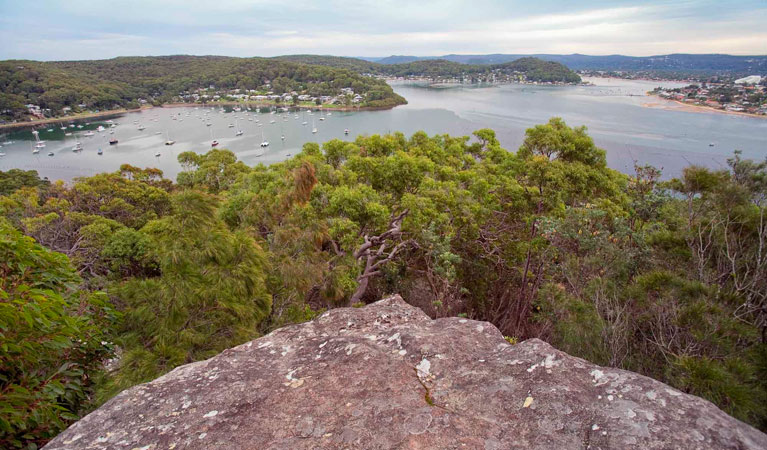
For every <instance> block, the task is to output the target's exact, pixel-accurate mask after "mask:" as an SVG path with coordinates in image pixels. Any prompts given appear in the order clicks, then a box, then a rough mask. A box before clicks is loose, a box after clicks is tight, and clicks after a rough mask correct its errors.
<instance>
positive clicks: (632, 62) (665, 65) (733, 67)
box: [360, 53, 767, 74]
mask: <svg viewBox="0 0 767 450" xmlns="http://www.w3.org/2000/svg"><path fill="white" fill-rule="evenodd" d="M528 56H532V57H535V58H539V59H542V60H544V61H553V62H558V63H560V64H564V65H566V66H567V67H569V68H570V69H572V70H585V69H591V70H665V71H712V72H735V73H753V74H765V73H767V55H753V56H736V55H724V54H687V53H674V54H669V55H656V56H625V55H604V56H591V55H582V54H578V53H573V54H570V55H555V54H546V53H539V54H532V55H522V54H503V53H492V54H485V55H481V54H477V55H457V54H450V55H443V56H406V55H392V56H387V57H385V58H364V57H363V58H360V59H364V60H366V61H372V62H377V63H379V64H400V63H406V62H413V61H422V60H431V59H444V60H447V61H452V62H457V63H462V64H501V63H505V62H509V61H514V60H516V59H519V58H523V57H528Z"/></svg>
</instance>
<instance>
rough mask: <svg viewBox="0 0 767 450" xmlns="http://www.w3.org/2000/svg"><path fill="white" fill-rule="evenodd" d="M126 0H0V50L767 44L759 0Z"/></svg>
mask: <svg viewBox="0 0 767 450" xmlns="http://www.w3.org/2000/svg"><path fill="white" fill-rule="evenodd" d="M43 3H45V2H43ZM130 5H131V6H130V7H122V6H116V7H113V8H104V7H103V3H102V2H95V1H92V0H70V1H67V2H55V3H50V4H44V5H37V6H35V5H32V3H17V2H12V1H9V0H0V39H1V42H2V43H1V44H0V58H10V57H15V58H18V57H22V58H33V59H48V60H49V59H82V58H104V57H113V56H119V55H160V54H176V53H187V54H225V55H232V56H274V55H280V54H291V53H321V54H337V55H345V56H360V55H364V56H386V55H390V54H416V55H439V54H445V53H575V52H577V53H590V54H611V53H622V54H630V55H651V54H662V53H673V52H690V53H707V52H722V53H733V54H764V53H767V39H765V31H763V29H764V24H765V23H767V4H764V2H763V0H742V1H741V2H734V1H729V0H723V1H718V2H717V1H713V0H686V1H669V0H650V1H638V0H633V1H632V0H623V1H616V0H613V1H608V0H589V1H584V2H577V3H575V2H567V1H557V0H537V1H536V2H529V1H521V0H512V1H501V0H497V1H496V0H470V1H468V0H467V1H464V0H440V1H437V0H421V1H418V2H412V1H410V2H403V1H399V0H379V1H374V0H357V1H344V0H326V1H324V2H316V1H312V0H293V1H289V2H286V1H284V0H219V1H217V2H212V3H211V2H202V1H197V0H193V1H190V0H184V1H182V0H166V1H164V2H153V1H150V0H134V1H132V2H131V3H130ZM29 30H35V32H34V33H30V32H29Z"/></svg>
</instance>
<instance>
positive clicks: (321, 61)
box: [277, 55, 581, 83]
mask: <svg viewBox="0 0 767 450" xmlns="http://www.w3.org/2000/svg"><path fill="white" fill-rule="evenodd" d="M277 59H280V60H286V61H297V62H306V63H309V64H318V65H324V66H331V67H340V68H347V69H351V70H355V71H357V72H360V73H373V74H377V75H383V76H393V77H430V78H456V77H465V78H467V79H469V80H470V79H471V78H472V77H474V78H477V77H487V76H488V75H492V74H496V75H513V74H518V75H520V79H519V81H530V82H532V81H537V82H560V83H579V82H580V81H581V78H580V77H579V76H578V74H576V73H575V72H573V71H572V70H570V69H568V68H567V67H566V66H564V65H562V64H560V63H556V62H551V61H544V60H541V59H538V58H530V57H528V58H517V59H515V60H514V61H509V62H504V63H501V64H492V65H481V64H465V63H462V62H455V61H448V60H446V59H424V60H417V61H412V62H402V63H396V64H379V63H374V62H368V61H365V60H362V59H356V58H340V57H337V56H317V55H291V56H280V57H278V58H277Z"/></svg>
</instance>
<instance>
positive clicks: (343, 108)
mask: <svg viewBox="0 0 767 450" xmlns="http://www.w3.org/2000/svg"><path fill="white" fill-rule="evenodd" d="M406 104H407V103H402V105H406ZM192 106H195V107H203V108H215V107H217V106H277V107H279V108H288V109H290V108H297V109H311V110H315V111H319V110H323V111H340V112H354V111H384V110H387V109H394V108H396V107H397V106H400V105H394V106H359V107H357V106H321V105H283V104H278V103H269V102H211V103H166V104H164V105H162V106H154V107H153V108H188V107H192Z"/></svg>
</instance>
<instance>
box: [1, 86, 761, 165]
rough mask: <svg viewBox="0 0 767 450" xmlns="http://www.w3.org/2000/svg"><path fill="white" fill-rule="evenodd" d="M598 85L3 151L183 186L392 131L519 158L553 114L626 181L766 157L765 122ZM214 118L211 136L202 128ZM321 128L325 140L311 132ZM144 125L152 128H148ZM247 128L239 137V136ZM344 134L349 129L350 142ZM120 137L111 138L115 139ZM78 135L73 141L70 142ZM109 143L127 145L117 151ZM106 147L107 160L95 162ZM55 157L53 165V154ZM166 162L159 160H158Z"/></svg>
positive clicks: (231, 119) (444, 92)
mask: <svg viewBox="0 0 767 450" xmlns="http://www.w3.org/2000/svg"><path fill="white" fill-rule="evenodd" d="M591 81H593V82H594V83H595V84H596V86H530V85H507V86H487V87H481V86H480V87H446V88H429V87H426V86H422V85H416V84H407V83H402V84H395V85H394V89H395V91H396V92H397V93H399V94H401V95H403V96H404V97H405V98H407V99H408V102H409V104H408V105H405V106H400V107H397V108H395V109H393V110H388V111H363V112H346V113H343V112H334V113H332V115H330V116H322V115H321V114H320V113H318V112H316V113H314V114H313V115H309V114H308V113H306V112H295V111H291V112H289V113H277V114H270V113H269V111H268V110H266V109H263V110H261V111H259V112H256V111H251V112H240V113H234V112H231V111H227V112H221V111H220V109H214V108H194V107H188V108H155V109H151V110H146V111H143V112H137V113H130V114H125V115H123V116H121V117H117V118H113V120H114V122H115V124H116V125H117V126H116V127H115V128H112V129H109V128H107V130H106V131H104V132H101V133H99V132H95V135H94V136H93V137H86V136H84V134H85V133H86V131H87V130H95V129H96V128H97V127H98V125H104V126H107V127H108V124H107V123H105V121H98V122H96V121H94V122H92V123H91V124H90V125H85V123H82V124H81V125H83V128H81V129H80V128H77V127H75V128H68V129H67V130H66V131H62V130H61V129H60V126H61V125H52V126H50V128H52V129H53V131H50V132H49V131H47V130H48V129H49V128H48V127H46V128H41V129H39V132H40V139H43V140H45V141H46V147H45V148H43V149H41V150H40V153H39V154H32V148H33V143H34V137H33V135H32V133H31V131H30V130H24V131H19V132H14V133H11V134H9V135H6V136H2V137H0V143H1V142H3V141H8V140H10V141H13V143H12V144H4V145H3V148H0V152H4V153H6V155H5V156H4V157H0V170H8V169H10V168H21V169H25V170H29V169H35V170H37V171H39V172H40V174H41V175H42V176H47V177H49V178H51V179H64V180H70V179H72V178H73V177H76V176H81V175H92V174H95V173H99V172H104V171H114V170H117V168H119V166H120V164H123V163H129V164H132V165H134V166H140V167H148V166H151V167H158V168H160V169H162V170H163V171H164V172H165V174H166V176H169V177H175V175H176V174H177V173H178V172H179V171H180V170H181V167H180V165H179V164H178V162H177V161H176V156H177V155H178V154H179V153H181V152H183V151H188V150H192V151H195V152H200V153H201V152H205V151H207V150H208V149H210V148H211V147H210V143H211V141H212V140H213V139H217V140H218V141H219V142H220V145H219V148H227V149H230V150H232V151H234V152H235V153H236V154H237V156H238V158H239V159H241V160H242V161H244V162H245V163H247V164H250V165H255V164H259V163H265V164H269V163H272V162H276V161H281V160H283V159H285V158H287V157H289V156H290V155H294V154H296V153H298V152H299V151H300V149H301V146H302V145H303V144H304V143H305V142H324V141H327V140H330V139H334V138H338V139H346V140H353V139H354V138H355V137H356V136H357V135H360V134H374V133H387V132H392V131H402V132H403V133H405V134H407V135H409V134H411V133H413V132H415V131H418V130H424V131H426V132H427V133H429V134H437V133H450V134H457V135H461V134H464V135H468V134H470V133H471V132H472V131H474V130H477V129H479V128H493V129H494V130H496V133H497V134H498V137H499V139H500V141H501V143H502V145H503V146H504V147H505V148H507V149H509V150H516V149H517V148H518V147H519V145H520V143H521V142H522V139H523V138H524V132H525V129H527V128H529V127H531V126H533V125H535V124H538V123H544V122H546V121H547V120H548V119H549V118H550V117H552V116H560V117H563V118H564V119H565V120H566V121H567V123H568V124H569V125H586V126H587V127H588V128H589V133H590V134H591V136H593V137H594V139H595V141H596V142H597V144H598V145H599V146H601V147H603V148H605V149H606V150H607V156H608V162H609V164H610V166H611V167H613V168H615V169H618V170H622V171H628V172H630V171H631V168H632V165H633V163H632V161H634V160H638V161H639V162H641V163H649V164H653V165H656V166H659V167H663V168H664V173H665V175H666V176H672V175H676V174H678V173H679V171H680V170H681V168H683V167H684V166H687V165H689V164H701V165H706V166H710V167H714V168H716V167H722V165H723V164H724V163H725V160H726V159H727V157H729V156H730V155H731V154H732V151H733V150H734V149H740V150H743V154H744V156H746V157H749V158H754V159H763V158H764V157H765V154H767V120H765V119H761V118H751V117H742V116H730V115H725V114H715V113H698V112H686V111H679V110H667V109H659V108H648V107H645V106H642V105H643V104H646V103H656V104H665V105H667V106H668V105H673V104H671V103H668V102H664V101H662V100H659V99H656V98H652V97H647V96H644V92H646V91H648V90H650V89H652V88H653V87H655V86H656V85H658V84H663V85H671V86H673V85H674V83H659V82H644V81H626V80H608V79H591ZM296 114H298V118H296V117H295V116H296ZM320 117H325V120H322V121H321V120H319V119H320ZM205 119H209V120H208V121H209V122H210V123H211V126H206V125H205V123H206V121H205ZM272 121H274V123H271V122H272ZM303 122H307V124H306V125H303ZM313 122H314V126H315V127H316V128H317V130H318V132H317V133H316V134H312V132H311V130H312V123H313ZM230 124H231V125H235V127H229V125H230ZM139 125H143V126H144V127H145V129H144V130H139V129H138V127H139ZM238 128H239V129H241V130H242V131H243V135H242V136H235V131H236V130H237V129H238ZM344 129H349V130H350V133H349V135H348V136H345V135H344ZM111 130H114V134H109V131H111ZM70 132H71V133H72V136H66V135H65V133H70ZM262 133H263V139H266V140H268V141H269V142H270V146H269V147H268V148H266V149H265V151H262V150H261V148H260V146H259V144H260V142H261V141H262ZM281 136H284V137H285V139H284V140H282V139H281ZM111 137H116V138H117V139H118V140H119V144H117V145H109V143H108V141H109V139H110V138H111ZM168 137H169V138H170V139H173V140H175V141H176V143H175V145H173V146H165V145H164V143H165V141H166V139H167V138H168ZM76 142H81V143H82V147H83V150H82V151H81V152H73V151H72V147H74V146H75V144H76ZM709 143H714V144H715V145H714V146H713V147H712V146H710V145H709ZM99 148H101V149H102V150H103V155H98V153H97V152H98V149H99ZM49 151H52V152H53V153H54V156H47V154H48V152H49ZM157 152H159V153H160V155H159V156H155V154H156V153H157Z"/></svg>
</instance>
